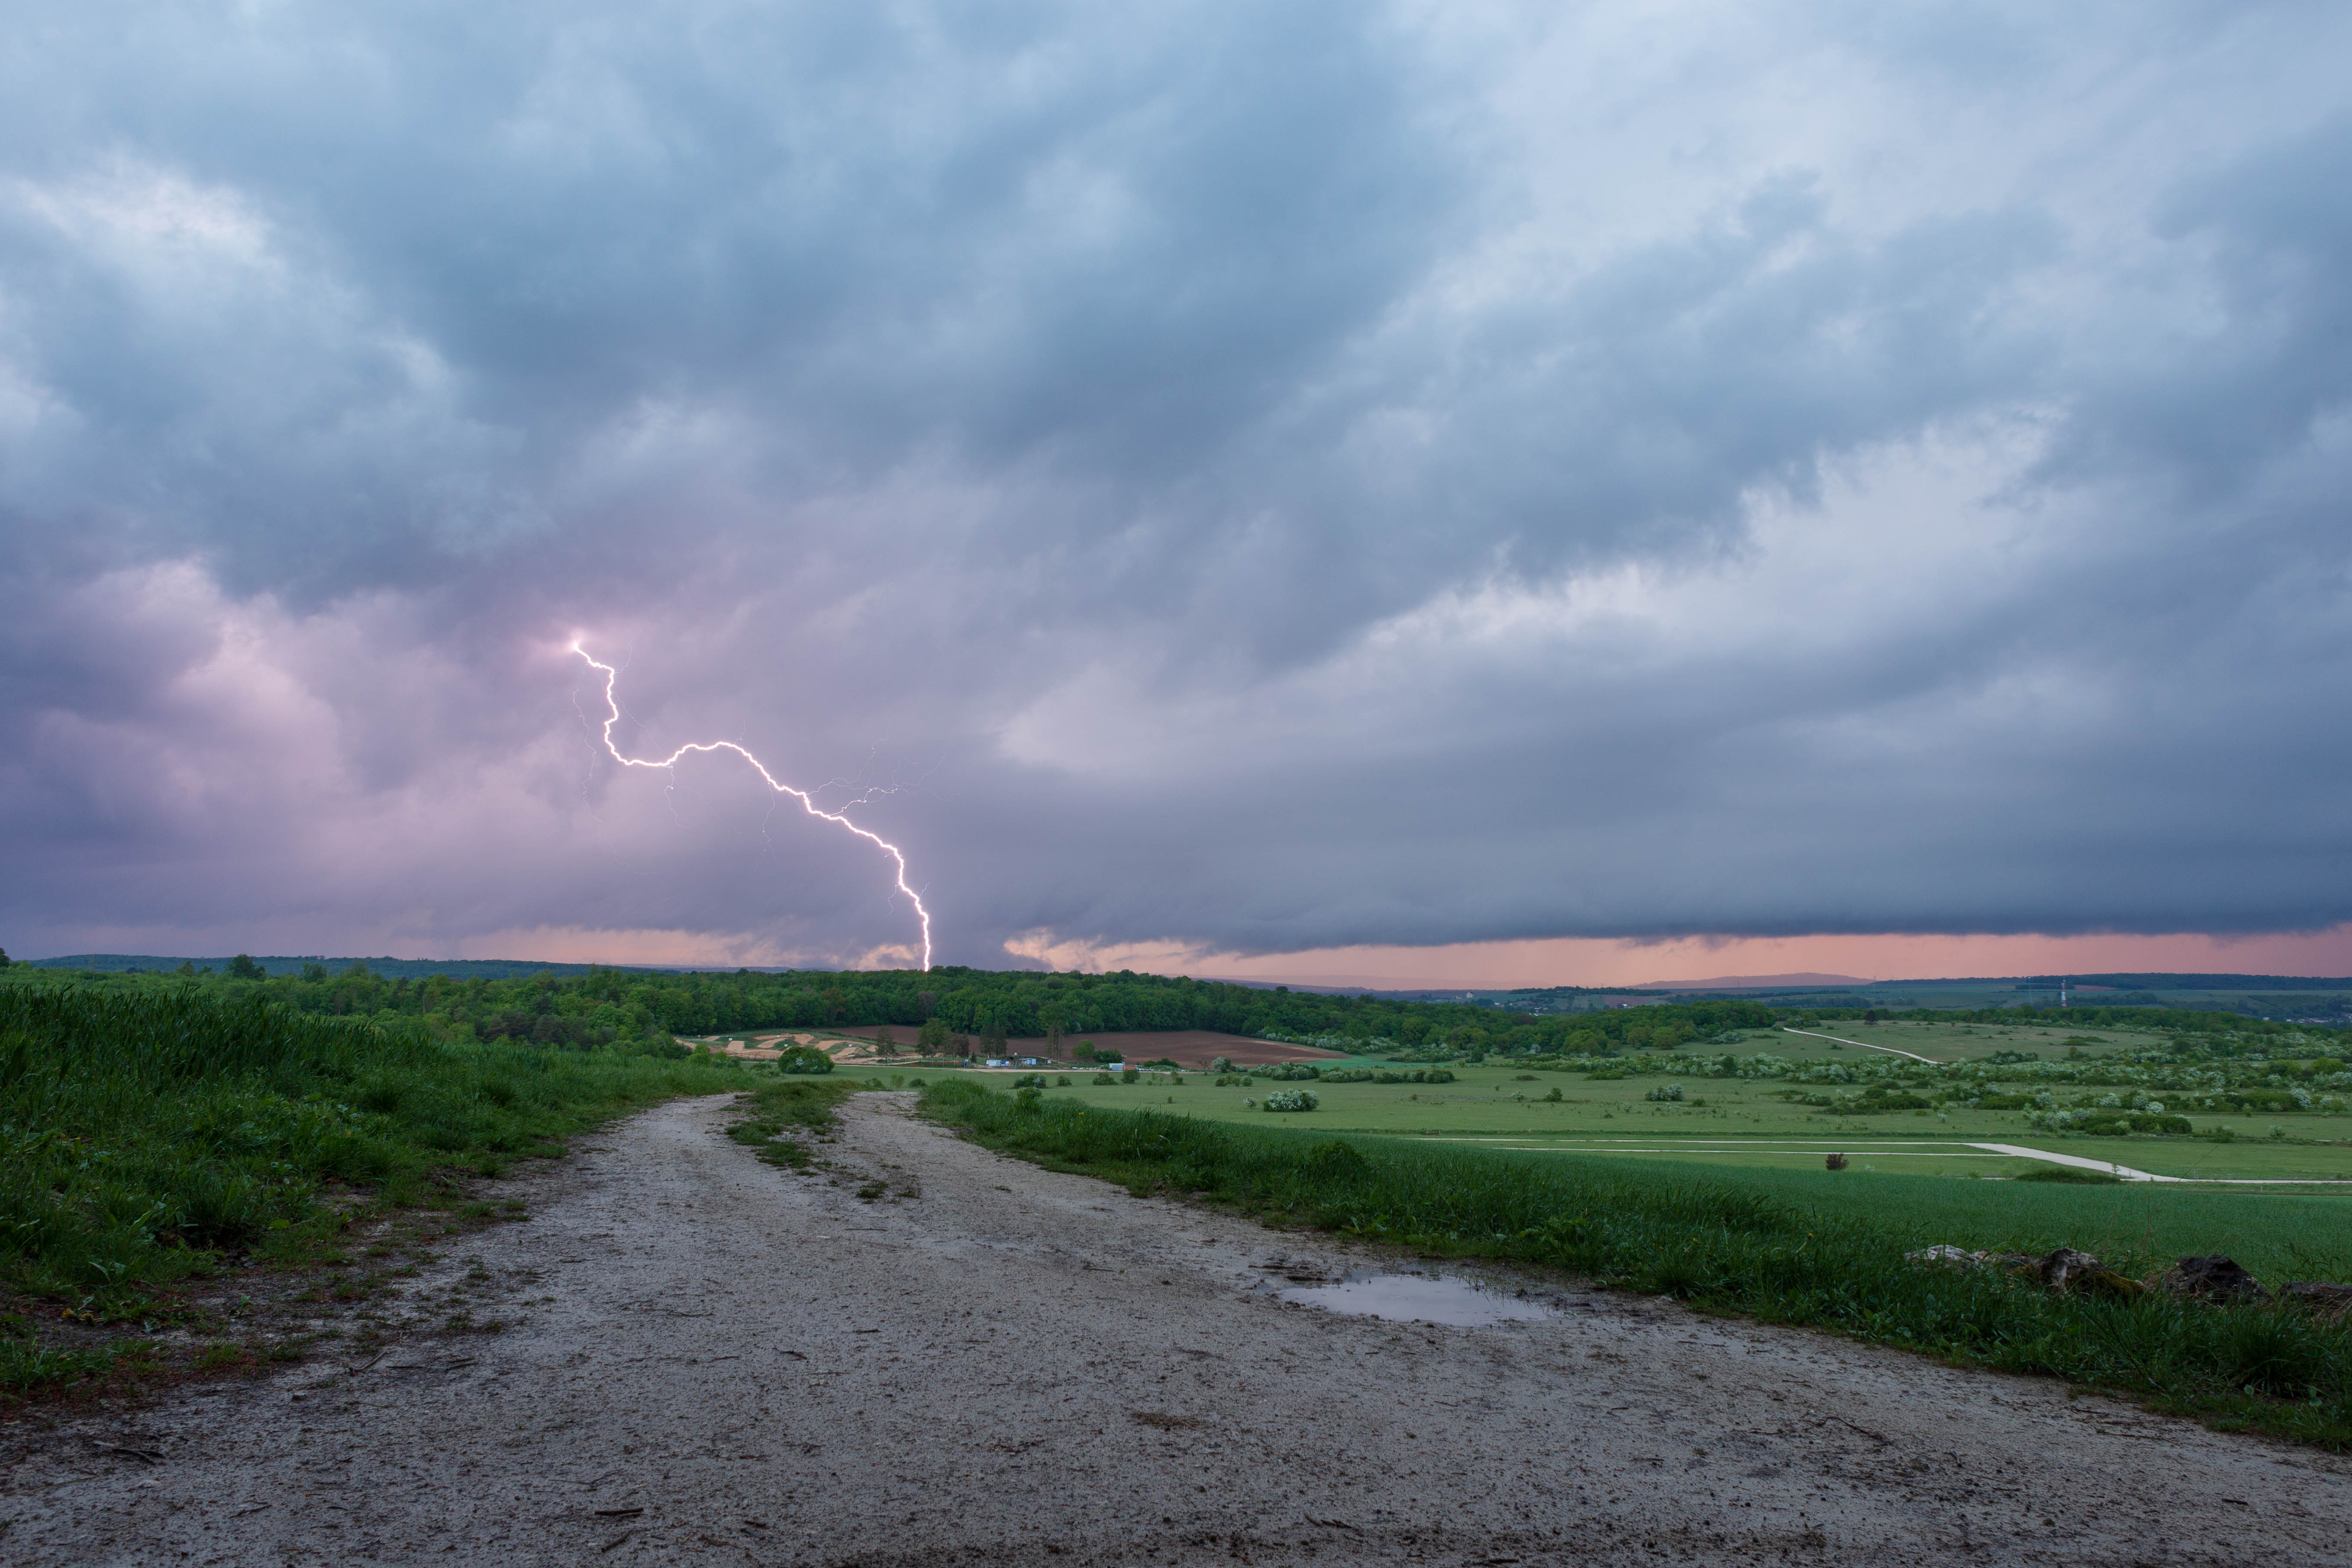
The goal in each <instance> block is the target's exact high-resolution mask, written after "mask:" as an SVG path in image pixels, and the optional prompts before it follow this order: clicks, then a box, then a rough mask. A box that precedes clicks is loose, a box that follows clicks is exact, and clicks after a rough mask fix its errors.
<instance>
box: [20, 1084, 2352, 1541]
mask: <svg viewBox="0 0 2352 1568" xmlns="http://www.w3.org/2000/svg"><path fill="white" fill-rule="evenodd" d="M909 1100H910V1097H908V1096H901V1095H885V1094H872V1093H869V1094H862V1095H858V1096H856V1097H855V1098H854V1099H853V1100H850V1101H849V1102H848V1104H847V1106H846V1107H845V1110H844V1112H843V1119H842V1125H841V1129H840V1131H839V1134H838V1136H837V1137H836V1138H835V1140H833V1141H831V1142H821V1143H819V1144H817V1145H816V1146H815V1147H814V1151H813V1152H815V1153H816V1154H817V1155H818V1156H819V1161H818V1163H816V1164H814V1165H813V1166H812V1167H810V1169H809V1170H808V1171H806V1172H804V1173H793V1172H789V1171H785V1170H782V1169H779V1168H777V1167H775V1166H773V1165H770V1164H764V1163H760V1162H759V1161H758V1160H757V1159H756V1158H755V1157H754V1156H753V1154H752V1152H751V1151H750V1150H747V1149H744V1148H742V1147H740V1146H739V1145H737V1144H735V1143H733V1142H730V1141H728V1140H727V1139H726V1138H724V1137H723V1136H722V1135H721V1131H720V1130H721V1129H722V1128H723V1127H724V1125H725V1124H726V1122H727V1121H729V1120H730V1108H729V1107H728V1106H727V1105H726V1104H725V1103H723V1102H715V1101H713V1100H682V1101H678V1102H675V1103H673V1104H670V1105H667V1106H664V1107H661V1108H659V1109H657V1110H652V1111H648V1112H646V1113H645V1114H643V1115H640V1116H637V1117H635V1118H633V1119H631V1120H630V1121H625V1122H623V1123H621V1124H619V1125H617V1126H615V1127H614V1128H613V1129H611V1130H609V1131H605V1132H604V1133H602V1134H600V1135H597V1136H595V1137H592V1138H587V1139H583V1140H580V1141H578V1142H576V1143H575V1145H574V1148H575V1153H574V1154H573V1156H572V1158H571V1159H569V1160H567V1161H564V1162H562V1163H554V1164H551V1165H549V1166H545V1167H541V1168H540V1169H539V1170H538V1172H537V1173H534V1174H532V1175H530V1176H526V1177H518V1178H515V1179H512V1180H509V1181H507V1182H504V1183H501V1184H499V1186H498V1188H497V1189H496V1190H495V1191H494V1193H493V1194H491V1195H493V1196H497V1197H506V1198H515V1199H520V1200H522V1201H523V1202H526V1203H527V1204H528V1205H530V1210H531V1213H532V1217H531V1218H530V1219H529V1220H528V1221H524V1222H521V1223H517V1224H512V1225H507V1226H499V1227H496V1228H492V1229H488V1230H483V1231H479V1232H477V1233H475V1234H472V1235H470V1236H467V1237H465V1238H464V1239H463V1241H462V1242H461V1243H460V1244H459V1247H460V1248H461V1249H462V1251H463V1253H464V1256H458V1257H451V1258H446V1259H445V1260H442V1261H439V1262H436V1263H435V1264H433V1265H432V1266H431V1267H429V1268H427V1269H426V1270H425V1272H424V1273H423V1274H422V1275H420V1276H419V1277H418V1278H416V1279H413V1280H408V1281H405V1282H404V1283H403V1285H402V1289H404V1290H406V1291H408V1292H410V1297H409V1307H410V1310H409V1311H408V1312H407V1315H406V1319H405V1321H407V1322H408V1324H409V1327H408V1328H407V1329H406V1330H404V1331H402V1332H403V1333H404V1336H405V1337H404V1338H402V1339H400V1340H398V1341H397V1342H394V1344H392V1345H391V1347H390V1348H389V1349H388V1350H385V1351H383V1352H381V1353H378V1352H375V1351H369V1352H363V1353H352V1352H345V1353H344V1354H320V1355H314V1356H312V1358H311V1359H310V1360H308V1361H306V1362H304V1363H299V1364H295V1365H291V1366H282V1367H276V1368H269V1369H266V1370H264V1371H262V1372H259V1373H256V1374H255V1375H253V1376H252V1377H250V1378H247V1379H241V1380H235V1381H226V1382H214V1383H209V1384H193V1385H188V1386H184V1387H182V1388H179V1389H175V1390H171V1391H167V1392H165V1393H163V1394H161V1395H159V1396H158V1397H156V1398H155V1399H153V1400H152V1401H151V1402H150V1403H148V1404H147V1405H144V1406H142V1407H140V1408H137V1409H133V1410H129V1411H122V1410H109V1411H102V1412H90V1413H83V1414H80V1415H58V1414H54V1413H53V1414H52V1415H49V1416H48V1417H47V1418H46V1420H47V1424H46V1425H39V1424H31V1425H26V1424H20V1425H19V1429H18V1431H17V1432H16V1435H15V1436H16V1446H15V1448H14V1451H13V1457H12V1458H11V1460H10V1462H9V1463H8V1464H7V1466H6V1468H5V1472H0V1518H4V1519H5V1520H6V1521H7V1522H6V1524H5V1533H0V1557H5V1560H6V1561H7V1562H8V1563H11V1564H13V1565H20V1568H30V1565H33V1564H50V1563H166V1562H185V1563H290V1562H305V1561H311V1562H331V1563H410V1562H432V1563H491V1564H522V1563H532V1564H537V1563H548V1564H556V1563H562V1564H578V1563H812V1564H814V1563H825V1564H842V1565H847V1564H865V1565H877V1568H878V1565H881V1564H909V1565H912V1564H939V1563H1055V1564H1061V1563H1068V1564H1096V1563H1115V1562H1117V1563H1148V1562H1159V1563H1192V1562H1200V1563H1206V1562H1210V1561H1215V1562H1218V1563H1260V1564H1275V1563H1283V1564H1289V1563H1381V1562H1406V1561H1411V1562H1416V1563H1433V1564H1471V1563H1553V1562H1570V1561H1573V1562H1577V1563H1653V1562H1656V1561H1659V1560H1661V1559H1664V1560H1668V1561H1695V1562H1705V1563H1764V1562H1771V1563H1783V1562H1789V1561H1796V1562H1801V1563H1870V1564H1873V1565H1874V1568H1885V1565H1890V1564H1897V1563H1961V1562H2000V1563H2066V1564H2070V1565H2080V1564H2085V1563H2116V1564H2123V1563H2264V1564H2284V1563H2343V1562H2345V1561H2346V1560H2347V1545H2346V1543H2347V1542H2352V1464H2347V1462H2346V1461H2344V1460H2341V1459H2338V1458H2332V1457H2329V1456H2326V1455H2322V1454H2316V1453H2313V1452H2310V1451H2306V1450H2299V1449H2294V1448H2289V1447H2284V1446H2280V1445H2276V1444H2273V1443H2269V1442H2265V1441H2262V1440H2258V1439H2252V1438H2245V1437H2236V1436H2224V1435H2220V1434H2215V1433H2211V1432H2208V1431H2205V1430H2203V1429H2201V1428H2199V1427H2197V1426H2191V1425H2189V1424H2186V1423H2182V1422H2178V1421H2173V1420H2168V1419H2164V1418H2160V1417H2157V1416H2152V1415H2147V1414H2145V1413H2142V1412H2140V1411H2137V1410H2136V1409H2133V1408H2130V1407H2128V1406H2125V1405H2118V1404H2115V1403H2111V1402H2109V1401H2106V1400H2103V1399H2099V1398H2095V1397H2085V1398H2072V1397H2069V1396H2068V1394H2067V1392H2066V1391H2065V1390H2064V1389H2063V1388H2062V1387H2059V1386H2057V1385H2055V1384H2049V1383H2042V1382H2036V1381H2030V1380H2024V1379H2018V1378H2009V1377H2001V1376H1996V1375H1989V1374H1985V1373H1964V1372H1959V1371H1955V1370H1952V1369H1949V1368H1945V1367H1939V1366H1937V1365H1935V1364H1934V1363H1930V1362H1927V1361H1925V1360H1922V1359H1919V1358H1916V1357H1907V1356H1904V1355H1902V1354H1899V1353H1897V1352H1891V1351H1885V1350H1879V1349H1875V1348H1872V1347H1868V1346H1860V1345H1854V1344H1850V1343H1847V1342H1843V1341H1840V1340H1835V1339H1831V1338H1826V1337H1822V1336H1818V1335H1811V1334H1807V1333H1803V1332H1801V1331H1784V1330H1775V1329H1769V1328H1763V1327H1758V1326H1755V1325H1749V1324H1743V1323H1738V1322H1723V1321H1710V1320H1707V1319H1705V1318H1701V1317H1698V1316H1696V1315H1694V1314H1692V1313H1689V1312H1686V1311H1685V1310H1681V1309H1679V1308H1676V1307H1675V1306H1674V1305H1672V1304H1671V1303H1665V1302H1659V1301H1653V1300H1640V1299H1633V1298H1627V1297H1620V1296H1611V1295H1604V1294H1599V1293H1591V1292H1586V1291H1582V1290H1580V1289H1575V1288H1573V1287H1572V1286H1566V1285H1562V1284H1560V1283H1559V1282H1558V1281H1542V1280H1533V1279H1520V1280H1516V1281H1515V1280H1512V1279H1509V1278H1508V1277H1506V1276H1500V1275H1493V1274H1489V1275H1488V1276H1487V1278H1488V1279H1490V1280H1493V1281H1497V1282H1499V1286H1500V1288H1502V1289H1507V1290H1510V1291H1512V1292H1514V1295H1513V1299H1514V1300H1517V1299H1519V1298H1518V1297H1517V1295H1516V1291H1517V1290H1520V1289H1524V1290H1526V1291H1527V1292H1528V1296H1527V1298H1526V1300H1543V1301H1547V1302H1549V1304H1550V1305H1552V1306H1554V1307H1556V1308H1557V1309H1558V1311H1559V1315H1558V1316H1556V1317H1553V1318H1550V1319H1549V1320H1547V1321H1518V1322H1506V1323H1500V1324H1496V1325H1494V1326H1491V1327H1485V1328H1443V1327H1432V1326H1424V1325H1419V1324H1409V1323H1401V1322H1391V1321H1381V1320H1379V1319H1374V1318H1368V1317H1349V1316H1340V1315H1337V1314H1334V1313H1330V1312H1326V1311H1322V1310H1317V1309H1315V1308H1311V1307H1303V1306H1298V1305H1295V1304H1289V1303H1286V1302H1285V1301H1283V1300H1281V1299H1280V1297H1279V1296H1278V1294H1277V1291H1278V1289H1283V1288H1288V1287H1291V1286H1294V1285H1297V1284H1298V1283H1302V1282H1307V1281H1313V1280H1318V1279H1340V1278H1344V1277H1347V1276H1349V1275H1351V1274H1356V1273H1360V1272H1362V1271H1364V1270H1366V1269H1369V1268H1378V1267H1381V1266H1383V1265H1387V1266H1391V1267H1393V1266H1395V1265H1396V1264H1397V1263H1398V1261H1399V1260H1397V1259H1395V1258H1381V1257H1378V1256H1376V1255H1374V1254H1373V1253H1371V1252H1369V1251H1367V1250H1364V1249H1360V1248H1353V1247H1346V1246H1342V1245H1340V1244H1339V1243H1336V1242H1333V1241H1331V1240H1328V1239H1327V1238H1323V1237H1313V1236H1303V1235H1298V1234H1283V1233H1278V1232H1276V1231H1271V1230H1268V1229H1265V1228H1264V1227H1262V1226H1257V1225H1255V1224H1253V1223H1250V1222H1248V1221H1245V1220H1242V1219H1239V1218H1235V1217H1233V1216H1231V1215H1223V1214H1219V1213H1216V1212H1213V1211H1211V1210H1208V1209H1206V1208H1204V1207H1201V1206H1197V1205H1187V1204H1185V1203H1183V1202H1181V1201H1176V1200H1169V1199H1160V1198H1150V1199H1147V1198H1137V1197H1133V1196H1130V1195H1129V1194H1127V1193H1126V1192H1124V1191H1122V1190H1120V1189H1118V1188H1116V1187H1112V1186H1108V1185H1107V1184H1102V1183H1100V1182H1097V1181H1093V1180H1090V1179H1087V1178H1085V1177H1081V1176H1073V1175H1063V1174H1057V1173H1050V1172H1046V1171H1042V1170H1038V1169H1036V1168H1034V1167H1032V1166H1028V1165H1024V1164H1021V1163H1015V1162H1013V1161H1009V1160H1006V1159H1003V1158H1001V1157H999V1156H996V1155H993V1154H991V1153H989V1152H986V1151H984V1150H982V1149H979V1148H977V1147H975V1146H973V1145H971V1144H968V1143H964V1142H959V1141H957V1140H956V1139H954V1138H952V1137H950V1136H949V1135H948V1134H946V1133H944V1132H942V1131H939V1130H938V1129H936V1128H933V1127H931V1126H929V1125H928V1124H926V1123H923V1122H921V1121H916V1120H914V1119H913V1118H912V1116H911V1115H910V1110H911V1105H910V1103H909ZM861 1194H863V1195H861ZM1405 1261H1406V1262H1407V1264H1408V1266H1410V1260H1405ZM453 1303H454V1304H455V1305H454V1307H453ZM428 1319H430V1320H433V1321H441V1322H447V1321H452V1320H456V1321H461V1322H463V1323H465V1324H469V1325H470V1327H461V1328H455V1329H444V1330H439V1331H426V1330H425V1328H423V1327H422V1326H421V1325H422V1324H423V1322H424V1321H426V1320H428ZM493 1323H496V1324H499V1325H500V1329H499V1331H497V1332H488V1331H485V1330H486V1329H487V1328H488V1326H489V1325H491V1324H493ZM371 1356H372V1357H373V1359H372V1360H371V1359H368V1358H369V1357H371Z"/></svg>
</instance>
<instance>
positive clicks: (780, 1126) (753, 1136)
mask: <svg viewBox="0 0 2352 1568" xmlns="http://www.w3.org/2000/svg"><path fill="white" fill-rule="evenodd" d="M854 1093H856V1088H855V1087H854V1086H852V1085H848V1084H829V1083H813V1082H811V1081H809V1080H808V1079H781V1080H779V1081H777V1082H774V1083H767V1084H762V1085H761V1086H760V1087H759V1088H758V1089H753V1090H752V1091H751V1107H750V1109H751V1115H749V1116H748V1117H746V1118H744V1120H742V1121H738V1122H735V1123H733V1124H731V1125H730V1126H729V1128H728V1129H727V1136H728V1137H730V1138H731V1139H733V1140H734V1141H735V1142H738V1143H740V1144H742V1145H743V1146H744V1147H745V1148H747V1149H750V1150H751V1151H753V1152H756V1153H757V1154H758V1155H759V1156H760V1158H761V1160H763V1161H765V1162H766V1163H769V1164H771V1165H776V1166H780V1167H782V1168H783V1169H785V1170H789V1171H805V1170H807V1169H809V1168H810V1167H811V1166H812V1165H814V1163H816V1162H815V1159H814V1156H812V1155H811V1154H810V1153H809V1152H808V1149H807V1147H806V1145H804V1144H803V1142H801V1141H800V1140H799V1139H798V1138H796V1137H794V1136H793V1133H794V1132H795V1131H803V1132H807V1133H810V1134H814V1135H815V1136H817V1137H818V1138H819V1139H821V1140H822V1139H823V1137H824V1134H825V1133H827V1132H829V1131H832V1129H833V1127H834V1108H835V1106H838V1105H839V1104H840V1103H841V1102H842V1101H843V1100H845V1099H847V1098H848V1097H849V1096H850V1095H852V1094H854Z"/></svg>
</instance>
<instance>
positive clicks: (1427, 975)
mask: <svg viewBox="0 0 2352 1568" xmlns="http://www.w3.org/2000/svg"><path fill="white" fill-rule="evenodd" d="M1193 963H1194V964H1195V965H1197V967H1192V968H1189V969H1187V970H1186V971H1185V972H1186V973H1192V974H1199V975H1210V974H1217V975H1224V976H1228V977H1230V978H1233V979H1237V980H1256V979H1276V980H1295V981H1297V982H1299V983H1301V984H1310V985H1312V984H1330V985H1350V984H1370V985H1380V986H1387V987H1396V988H1424V987H1426V988H1442V987H1447V986H1461V987H1464V988H1465V989H1466V988H1471V987H1486V986H1514V985H1639V984H1644V983H1645V982H1650V981H1661V980H1663V981H1682V980H1699V979H1710V978H1714V977H1716V976H1719V975H1742V974H1790V973H1808V972H1811V973H1830V974H1850V975H1853V976H1855V977H1857V978H1860V979H1864V980H1935V979H1957V978H1961V977H1965V976H1969V975H2004V974H2099V973H2159V972H2172V973H2237V974H2307V975H2345V974H2352V926H2341V925H2339V926H2334V927H2330V928H2329V929H2327V930H2326V931H2309V932H2291V933H2286V934H2274V935H2266V936H2248V937H2223V936H2211V935H2208V934H2205V933H2203V932H2197V931H2179V932H2174V933H2171V934H2168V935H2160V936H2136V935H2129V934H2125V933H2119V932H2101V933H2096V934H2091V935H2084V936H2043V935H2039V934H2031V933H2028V934H2020V935H2013V936H1984V935H1940V934H1927V935H1888V936H1843V935H1835V934H1822V935H1813V936H1793V937H1729V938H1723V937H1717V938H1698V937H1693V938H1685V939H1683V940H1679V941H1673V942H1616V941H1610V940H1606V939H1591V938H1559V939H1555V940H1549V941H1532V942H1463V943H1459V944H1457V945H1454V946H1450V947H1430V948H1409V947H1356V948H1328V949H1323V950H1319V951H1315V952H1294V953H1282V954H1278V955H1271V956H1263V957H1251V958H1241V957H1232V958H1223V959H1220V958H1218V957H1217V956H1216V955H1213V954H1204V955H1200V956H1197V957H1195V958H1194V959H1193ZM1106 967H1109V968H1120V967H1141V965H1139V964H1128V965H1122V964H1117V963H1111V964H1108V965H1106ZM1153 967H1154V968H1155V969H1156V968H1159V967H1161V966H1160V965H1158V964H1155V965H1154V966H1153Z"/></svg>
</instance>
